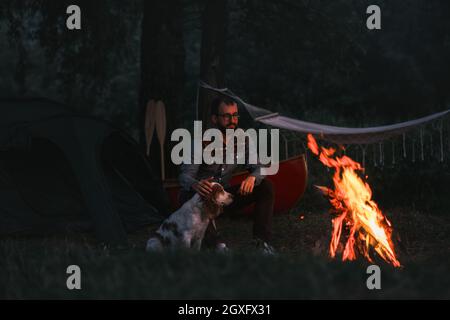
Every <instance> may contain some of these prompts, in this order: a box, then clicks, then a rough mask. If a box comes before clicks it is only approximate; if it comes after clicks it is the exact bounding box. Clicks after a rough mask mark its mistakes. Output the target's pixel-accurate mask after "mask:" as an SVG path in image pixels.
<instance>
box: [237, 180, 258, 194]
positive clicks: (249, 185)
mask: <svg viewBox="0 0 450 320" xmlns="http://www.w3.org/2000/svg"><path fill="white" fill-rule="evenodd" d="M255 180H256V178H255V177H254V176H248V177H247V179H245V180H244V181H242V183H241V187H240V188H239V193H240V194H242V195H243V196H245V195H248V194H250V193H252V192H253V187H254V186H255Z"/></svg>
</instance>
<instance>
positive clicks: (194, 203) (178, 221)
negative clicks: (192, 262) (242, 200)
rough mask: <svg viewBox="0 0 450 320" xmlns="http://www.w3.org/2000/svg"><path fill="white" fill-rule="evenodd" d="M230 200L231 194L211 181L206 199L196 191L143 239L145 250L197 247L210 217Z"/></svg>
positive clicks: (220, 210)
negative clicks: (151, 233)
mask: <svg viewBox="0 0 450 320" xmlns="http://www.w3.org/2000/svg"><path fill="white" fill-rule="evenodd" d="M231 202H233V195H232V194H231V193H228V192H226V191H225V190H224V189H223V187H222V186H221V185H220V184H218V183H216V182H213V183H212V192H211V196H210V197H209V198H208V199H202V198H201V197H200V195H198V194H197V193H196V194H195V195H194V196H193V197H192V198H191V199H190V200H189V201H187V202H186V203H184V204H183V206H182V207H181V208H180V209H178V210H177V211H175V212H174V213H172V215H170V217H168V218H167V219H166V220H165V221H164V222H163V223H162V224H161V226H160V227H159V229H158V230H157V231H156V232H155V234H154V235H153V236H152V237H151V238H150V239H149V240H148V241H147V247H146V249H147V251H158V250H162V249H163V248H164V247H169V248H176V247H182V248H194V249H196V250H200V248H201V245H202V241H203V237H204V236H205V231H206V228H207V227H208V225H209V223H210V221H211V220H214V219H215V218H216V217H217V216H219V214H220V213H221V212H222V208H223V207H224V206H227V205H229V204H231Z"/></svg>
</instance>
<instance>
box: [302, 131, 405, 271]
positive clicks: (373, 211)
mask: <svg viewBox="0 0 450 320" xmlns="http://www.w3.org/2000/svg"><path fill="white" fill-rule="evenodd" d="M308 148H309V149H310V150H311V151H312V153H313V154H315V155H316V156H318V157H319V160H320V161H321V162H322V163H323V164H324V165H326V166H327V167H329V168H334V169H335V173H334V176H333V182H334V190H332V189H329V188H327V187H322V186H317V188H319V190H321V191H322V193H324V194H325V195H327V196H328V197H329V201H330V203H331V204H332V206H333V207H334V209H335V212H336V213H337V217H335V218H334V219H333V220H332V226H333V231H332V235H331V242H330V255H331V257H333V258H334V257H335V256H336V251H337V248H338V245H339V242H340V239H341V234H342V227H343V226H344V225H345V226H346V227H349V229H350V232H349V236H348V239H347V242H346V244H345V247H344V252H343V254H342V261H345V260H355V259H356V252H355V247H356V248H357V249H358V252H360V253H361V254H362V255H363V256H364V257H366V259H367V260H369V261H370V262H373V260H372V258H371V257H370V250H369V249H370V247H373V249H374V250H375V251H376V252H377V253H378V254H379V255H380V256H381V257H382V258H383V259H384V260H385V261H387V262H388V263H391V264H392V265H394V266H395V267H400V262H399V261H398V260H397V258H396V257H395V252H394V246H393V244H392V241H391V233H392V228H391V223H390V222H389V221H388V220H387V219H386V217H385V216H384V215H383V213H382V212H381V210H380V209H379V208H378V206H377V204H376V203H375V202H374V201H373V200H372V190H371V189H370V186H369V184H367V183H366V182H364V181H363V180H362V179H361V178H360V177H359V175H358V174H357V173H356V172H357V171H363V167H362V166H361V164H359V163H358V162H356V161H353V160H352V159H351V158H349V157H347V156H345V155H344V156H342V157H339V156H335V157H333V156H334V154H335V152H336V150H335V149H333V148H324V147H319V146H318V145H317V142H316V140H315V139H314V137H313V136H312V135H311V134H308Z"/></svg>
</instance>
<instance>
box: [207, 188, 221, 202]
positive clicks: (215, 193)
mask: <svg viewBox="0 0 450 320" xmlns="http://www.w3.org/2000/svg"><path fill="white" fill-rule="evenodd" d="M223 191H224V189H223V187H222V186H221V185H220V184H218V183H215V184H213V186H212V192H211V196H210V199H209V200H211V201H212V202H214V203H217V196H218V195H219V194H220V193H221V192H223Z"/></svg>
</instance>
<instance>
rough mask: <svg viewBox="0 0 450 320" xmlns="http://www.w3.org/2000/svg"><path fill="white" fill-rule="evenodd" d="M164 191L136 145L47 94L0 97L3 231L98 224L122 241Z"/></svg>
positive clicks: (157, 213)
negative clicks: (26, 96) (42, 95)
mask: <svg viewBox="0 0 450 320" xmlns="http://www.w3.org/2000/svg"><path fill="white" fill-rule="evenodd" d="M166 208H167V197H166V195H165V192H164V190H163V188H162V184H161V180H160V179H159V178H158V176H157V175H155V174H154V173H153V172H152V170H151V168H150V166H149V164H148V162H147V160H146V159H145V156H144V155H143V154H142V153H141V151H140V148H139V146H138V144H137V143H136V142H135V141H134V140H133V139H132V138H131V137H130V136H128V135H127V134H126V133H125V132H123V131H121V130H119V129H117V128H115V127H114V126H112V125H111V124H109V123H107V122H106V121H102V120H98V119H94V118H92V117H83V116H78V115H75V114H73V113H71V112H69V111H67V109H66V108H64V106H63V105H61V104H59V103H56V102H53V101H49V100H46V99H27V100H0V235H1V236H4V235H17V234H20V235H26V234H33V235H34V234H38V235H40V234H42V235H48V234H54V233H61V232H67V231H73V232H81V231H88V230H93V231H95V234H96V235H97V237H98V239H99V240H101V241H104V242H108V243H124V242H126V240H127V231H131V230H134V229H136V228H139V227H142V226H144V225H146V224H149V223H153V222H157V221H160V220H161V219H162V218H163V217H164V216H165V215H166V213H167V210H166Z"/></svg>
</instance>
